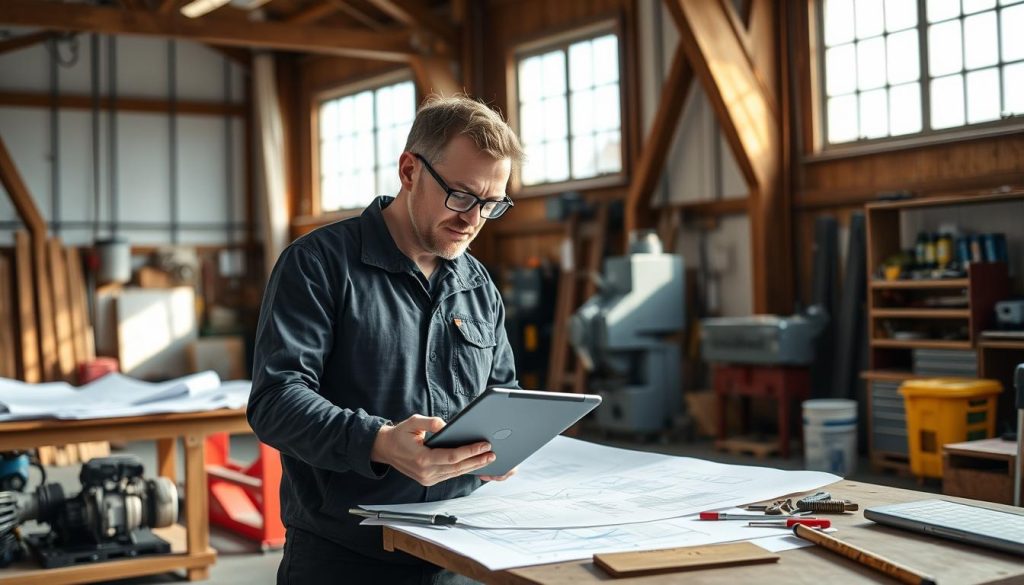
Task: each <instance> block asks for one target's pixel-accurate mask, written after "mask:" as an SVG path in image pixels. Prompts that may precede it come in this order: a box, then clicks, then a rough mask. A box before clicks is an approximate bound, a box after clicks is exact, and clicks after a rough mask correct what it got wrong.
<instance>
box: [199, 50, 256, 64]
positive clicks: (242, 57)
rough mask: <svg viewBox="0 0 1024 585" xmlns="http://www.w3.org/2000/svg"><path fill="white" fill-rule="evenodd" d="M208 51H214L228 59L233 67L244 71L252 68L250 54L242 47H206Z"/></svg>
mask: <svg viewBox="0 0 1024 585" xmlns="http://www.w3.org/2000/svg"><path fill="white" fill-rule="evenodd" d="M206 46H207V47H209V48H210V50H213V51H216V52H218V53H220V54H221V55H224V56H225V57H227V58H228V59H230V60H231V61H232V62H233V63H234V64H235V65H238V66H240V67H244V68H246V69H248V68H250V67H252V53H250V52H249V50H248V49H245V48H242V47H221V46H219V45H206Z"/></svg>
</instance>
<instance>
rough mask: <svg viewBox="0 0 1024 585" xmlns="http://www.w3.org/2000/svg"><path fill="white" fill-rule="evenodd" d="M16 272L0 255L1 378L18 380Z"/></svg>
mask: <svg viewBox="0 0 1024 585" xmlns="http://www.w3.org/2000/svg"><path fill="white" fill-rule="evenodd" d="M13 282H14V271H13V270H12V269H11V263H10V261H8V260H7V257H6V256H4V255H0V376H2V377H4V378H16V377H17V376H18V368H17V365H16V364H15V356H16V355H17V354H18V349H17V346H16V345H15V344H14V327H15V324H16V323H17V322H18V320H17V319H15V316H14V296H15V295H14V290H13V287H12V286H11V283H13Z"/></svg>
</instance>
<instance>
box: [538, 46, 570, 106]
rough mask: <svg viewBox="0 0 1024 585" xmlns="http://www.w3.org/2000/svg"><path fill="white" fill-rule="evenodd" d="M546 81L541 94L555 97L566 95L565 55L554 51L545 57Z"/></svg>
mask: <svg viewBox="0 0 1024 585" xmlns="http://www.w3.org/2000/svg"><path fill="white" fill-rule="evenodd" d="M543 70H544V81H543V85H542V86H541V94H542V95H544V96H554V95H563V94H565V53H564V52H562V51H552V52H551V53H548V54H546V55H544V64H543Z"/></svg>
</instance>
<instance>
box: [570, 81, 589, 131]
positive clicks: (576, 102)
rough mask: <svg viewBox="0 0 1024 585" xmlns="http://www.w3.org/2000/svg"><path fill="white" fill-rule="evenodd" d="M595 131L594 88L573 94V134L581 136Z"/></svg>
mask: <svg viewBox="0 0 1024 585" xmlns="http://www.w3.org/2000/svg"><path fill="white" fill-rule="evenodd" d="M593 132H594V90H592V89H588V90H586V91H580V92H577V93H574V94H572V134H573V136H580V135H582V134H591V133H593Z"/></svg>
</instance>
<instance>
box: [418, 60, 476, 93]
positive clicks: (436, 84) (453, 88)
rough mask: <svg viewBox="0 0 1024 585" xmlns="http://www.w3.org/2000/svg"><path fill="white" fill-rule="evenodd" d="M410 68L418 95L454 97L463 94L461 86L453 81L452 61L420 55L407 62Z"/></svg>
mask: <svg viewBox="0 0 1024 585" xmlns="http://www.w3.org/2000/svg"><path fill="white" fill-rule="evenodd" d="M409 65H410V66H411V67H412V73H413V77H414V78H415V79H416V87H417V89H419V90H420V95H424V96H425V95H429V94H432V93H438V94H442V95H447V96H451V95H455V94H457V93H461V92H463V87H462V84H461V83H459V82H458V81H457V80H456V79H455V74H454V73H452V61H451V60H449V59H446V58H444V57H428V56H425V55H421V56H418V57H413V58H412V59H411V60H410V61H409Z"/></svg>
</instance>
